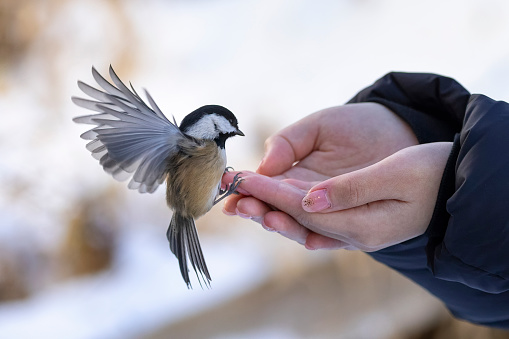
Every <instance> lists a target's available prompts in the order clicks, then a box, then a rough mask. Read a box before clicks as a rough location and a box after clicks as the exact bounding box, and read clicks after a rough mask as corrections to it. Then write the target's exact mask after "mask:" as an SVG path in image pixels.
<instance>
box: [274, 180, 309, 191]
mask: <svg viewBox="0 0 509 339" xmlns="http://www.w3.org/2000/svg"><path fill="white" fill-rule="evenodd" d="M282 181H284V182H286V183H288V184H290V185H292V186H295V187H297V188H300V189H301V190H305V191H309V190H310V189H311V188H312V187H313V186H315V185H316V184H318V182H309V181H302V180H297V179H283V180H282Z"/></svg>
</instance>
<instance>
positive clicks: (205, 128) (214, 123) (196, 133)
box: [185, 114, 235, 140]
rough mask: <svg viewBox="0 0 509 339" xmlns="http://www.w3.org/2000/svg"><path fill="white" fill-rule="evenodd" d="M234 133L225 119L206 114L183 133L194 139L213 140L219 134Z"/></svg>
mask: <svg viewBox="0 0 509 339" xmlns="http://www.w3.org/2000/svg"><path fill="white" fill-rule="evenodd" d="M234 131H235V127H233V126H232V124H230V122H229V121H228V120H226V118H225V117H222V116H219V115H216V114H207V115H204V116H203V117H202V118H201V119H200V120H198V121H197V122H196V123H195V124H194V125H192V126H191V127H190V128H188V129H187V130H186V132H185V133H186V134H187V135H190V136H192V137H193V138H196V139H208V140H213V139H215V138H217V137H218V136H219V133H231V132H234Z"/></svg>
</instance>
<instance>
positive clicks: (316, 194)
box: [302, 189, 332, 213]
mask: <svg viewBox="0 0 509 339" xmlns="http://www.w3.org/2000/svg"><path fill="white" fill-rule="evenodd" d="M331 207H332V203H331V200H330V198H329V195H328V193H327V189H319V190H316V191H312V192H308V194H306V196H305V197H304V198H303V199H302V208H303V209H304V211H306V212H310V213H315V212H321V211H325V210H328V209H330V208H331Z"/></svg>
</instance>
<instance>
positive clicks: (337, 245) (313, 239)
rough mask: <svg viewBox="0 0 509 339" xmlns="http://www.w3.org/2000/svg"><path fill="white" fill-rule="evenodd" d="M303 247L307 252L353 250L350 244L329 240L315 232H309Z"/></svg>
mask: <svg viewBox="0 0 509 339" xmlns="http://www.w3.org/2000/svg"><path fill="white" fill-rule="evenodd" d="M305 246H306V248H307V249H308V250H337V249H342V248H344V249H351V248H353V247H352V246H351V245H350V244H348V243H346V242H344V241H341V240H338V239H333V238H329V237H326V236H324V235H321V234H318V233H315V232H309V234H308V236H307V238H306V243H305Z"/></svg>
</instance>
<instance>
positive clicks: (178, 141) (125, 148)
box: [71, 65, 244, 289]
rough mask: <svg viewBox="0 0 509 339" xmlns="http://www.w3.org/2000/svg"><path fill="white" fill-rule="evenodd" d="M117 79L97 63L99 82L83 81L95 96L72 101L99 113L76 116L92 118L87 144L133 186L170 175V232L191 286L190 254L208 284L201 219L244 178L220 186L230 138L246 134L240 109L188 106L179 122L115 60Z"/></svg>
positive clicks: (149, 188) (151, 187)
mask: <svg viewBox="0 0 509 339" xmlns="http://www.w3.org/2000/svg"><path fill="white" fill-rule="evenodd" d="M109 75H110V78H111V80H112V82H113V83H111V82H109V81H108V80H106V79H105V78H104V77H103V76H102V75H101V74H100V73H99V72H98V71H97V70H96V69H95V67H92V76H93V78H94V79H95V81H96V82H97V84H98V85H99V86H100V87H101V89H97V88H95V87H92V86H90V85H88V84H86V83H84V82H82V81H78V87H79V89H81V91H82V92H83V93H85V94H86V95H87V96H89V97H90V98H80V97H75V96H73V97H72V98H71V99H72V101H73V102H74V103H75V104H76V105H78V106H80V107H83V108H86V109H89V110H92V111H94V113H93V114H89V115H82V116H77V117H75V118H73V121H74V122H76V123H78V124H88V125H93V127H92V128H91V129H89V130H88V131H86V132H85V133H83V134H81V138H82V139H85V140H89V142H88V144H87V145H86V148H87V149H88V150H89V151H90V152H91V153H92V156H93V157H94V158H95V159H97V160H99V164H100V165H101V166H102V167H103V169H104V171H106V172H107V173H109V174H110V175H111V176H113V178H115V179H116V180H118V181H125V180H127V179H130V181H129V183H128V185H127V187H128V188H129V189H133V190H138V191H139V192H140V193H153V192H154V191H155V190H156V189H157V188H158V187H159V186H160V185H161V184H162V183H163V182H164V181H166V203H167V205H168V207H169V208H170V209H171V210H172V211H173V214H172V217H171V221H170V224H169V226H168V230H167V232H166V237H167V239H168V242H169V247H170V250H171V252H173V254H174V255H175V256H176V258H177V259H178V262H179V267H180V273H181V275H182V278H183V279H184V282H185V283H186V285H187V288H189V289H190V288H192V286H191V282H190V278H189V268H188V261H189V262H190V264H191V266H192V268H193V269H194V271H195V273H196V277H197V280H198V282H199V284H200V286H202V288H203V285H202V281H203V283H204V285H206V286H207V287H209V288H210V282H211V280H212V278H211V276H210V273H209V270H208V268H207V265H206V263H205V259H204V256H203V252H202V249H201V246H200V242H199V239H198V234H197V230H196V225H195V220H196V219H198V218H199V217H201V216H202V215H204V214H205V213H207V212H208V211H209V210H210V209H211V208H212V207H213V206H214V205H215V204H217V203H218V202H219V201H221V200H222V199H224V198H226V197H227V196H229V195H231V194H234V193H237V192H236V189H237V187H238V186H239V184H240V183H241V182H242V178H241V177H240V176H239V175H240V174H241V173H240V172H239V173H237V174H236V175H235V177H234V179H233V181H232V182H231V183H229V184H227V185H226V187H225V189H222V188H221V179H222V176H223V174H224V173H225V172H227V171H229V170H230V169H231V167H226V151H225V142H226V140H227V139H229V138H231V137H233V136H244V133H243V132H242V131H241V130H240V129H239V127H238V121H237V118H236V116H235V115H234V114H233V113H232V112H231V111H230V110H228V109H227V108H225V107H223V106H220V105H206V106H203V107H200V108H198V109H196V110H194V111H193V112H191V113H189V114H188V115H186V116H185V117H184V119H183V120H182V121H181V123H180V125H178V124H177V122H176V120H175V117H174V116H173V121H170V120H169V119H168V118H167V117H166V116H165V115H164V114H163V112H162V111H161V110H160V109H159V107H158V106H157V104H156V103H155V101H154V99H153V98H152V97H151V96H150V94H149V92H148V91H147V90H145V91H144V92H145V96H146V98H147V100H148V103H149V105H150V106H149V105H147V103H146V102H145V101H144V100H143V99H142V98H141V97H140V96H139V95H138V93H137V92H136V90H135V89H134V87H133V85H132V84H131V83H129V85H130V88H128V87H127V86H126V85H125V84H124V83H123V82H122V80H120V78H119V77H118V76H117V74H116V73H115V71H114V70H113V67H112V66H111V65H110V67H109Z"/></svg>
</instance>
